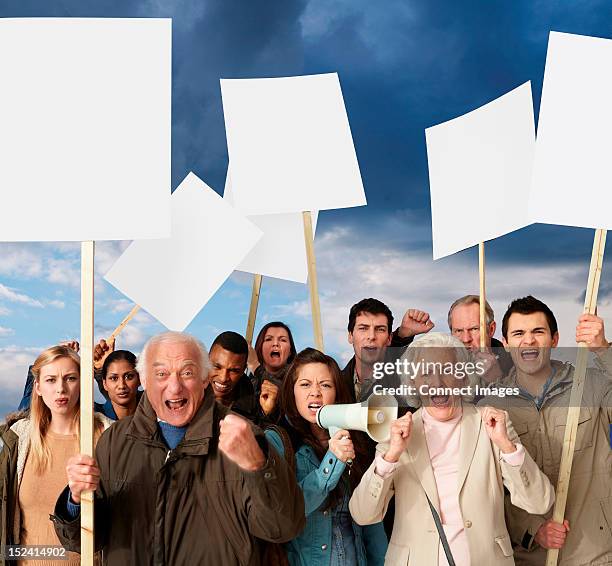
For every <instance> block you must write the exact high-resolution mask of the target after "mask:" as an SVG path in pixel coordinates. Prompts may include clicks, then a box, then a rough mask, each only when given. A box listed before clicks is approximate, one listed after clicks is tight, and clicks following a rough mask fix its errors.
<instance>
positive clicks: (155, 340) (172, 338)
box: [136, 332, 210, 380]
mask: <svg viewBox="0 0 612 566" xmlns="http://www.w3.org/2000/svg"><path fill="white" fill-rule="evenodd" d="M169 343H170V344H190V345H192V346H194V347H195V349H196V351H197V352H198V354H199V356H200V359H199V360H198V361H199V366H200V367H201V368H202V379H206V378H207V377H208V372H209V371H210V361H209V359H208V351H207V350H206V346H204V344H202V342H201V341H200V340H198V339H197V338H196V337H195V336H192V335H191V334H187V333H186V332H162V333H161V334H156V335H155V336H152V337H151V338H149V340H147V342H146V344H145V345H144V347H143V348H142V352H141V353H140V356H138V363H137V364H136V371H138V373H139V374H140V376H141V379H142V378H143V376H144V379H145V380H146V378H147V376H146V368H147V355H148V353H149V351H150V350H151V348H152V347H153V346H159V345H160V344H169Z"/></svg>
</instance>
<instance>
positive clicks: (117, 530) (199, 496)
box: [52, 332, 305, 566]
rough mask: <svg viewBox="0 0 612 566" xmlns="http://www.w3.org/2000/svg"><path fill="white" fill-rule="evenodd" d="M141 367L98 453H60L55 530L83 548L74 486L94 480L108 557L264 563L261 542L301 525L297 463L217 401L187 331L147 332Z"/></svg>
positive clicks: (116, 560) (286, 536) (100, 539)
mask: <svg viewBox="0 0 612 566" xmlns="http://www.w3.org/2000/svg"><path fill="white" fill-rule="evenodd" d="M138 370H139V373H140V376H141V380H142V385H143V387H144V389H145V395H144V396H143V398H142V399H141V402H140V404H139V405H138V408H137V409H136V413H135V414H134V415H133V416H131V417H127V418H125V419H123V420H121V421H119V422H117V423H116V424H114V425H113V426H112V427H110V428H109V429H108V430H107V431H106V432H105V433H104V434H103V435H102V436H101V438H100V440H99V442H98V445H97V447H96V460H94V459H93V458H90V457H88V456H85V455H83V454H80V455H77V456H75V457H73V458H71V459H70V460H69V462H68V466H67V474H68V487H67V488H66V489H65V490H64V491H63V492H62V494H61V495H60V497H59V499H58V501H57V504H56V508H55V514H54V516H52V520H53V521H54V523H55V529H56V532H57V535H58V537H59V539H60V541H61V542H62V544H63V545H64V546H65V547H66V548H68V549H70V550H73V551H77V552H78V551H79V549H80V501H81V494H82V493H83V492H84V491H88V490H96V504H95V511H96V521H95V525H96V531H95V535H96V536H95V543H96V549H103V550H104V554H105V559H106V561H107V562H108V563H109V564H113V565H122V564H125V565H132V564H159V565H165V564H168V565H173V566H174V565H176V566H181V565H190V564H223V565H228V566H230V565H236V566H237V565H239V564H240V565H249V566H258V565H260V564H261V561H262V551H263V544H262V541H271V542H275V543H280V542H286V541H289V540H291V539H293V538H294V537H295V536H297V534H298V533H299V532H300V531H301V529H302V528H303V526H304V521H305V514H304V499H303V496H302V493H301V491H300V489H299V487H298V486H297V484H296V481H295V475H294V473H293V472H292V470H290V469H289V466H288V465H287V464H286V463H285V460H284V459H283V458H281V457H279V456H278V454H277V453H276V452H274V450H273V449H272V448H270V447H269V446H268V444H267V442H266V441H265V438H264V437H263V434H261V431H259V430H258V429H253V428H252V425H251V424H250V423H249V422H248V421H247V420H245V419H242V418H241V417H238V416H237V415H235V414H232V413H231V412H230V411H229V410H228V409H226V408H225V407H224V406H223V405H221V404H219V403H215V396H214V394H213V391H212V390H211V389H210V388H209V387H208V381H209V362H208V355H207V353H206V349H205V348H204V346H202V344H201V343H200V342H199V341H198V340H197V339H195V338H194V337H193V336H190V335H188V334H183V333H179V332H167V333H164V334H161V335H158V336H154V337H153V338H151V339H150V340H149V341H148V342H147V343H146V344H145V346H144V348H143V351H142V354H141V356H140V360H139V364H138ZM271 510H273V512H271Z"/></svg>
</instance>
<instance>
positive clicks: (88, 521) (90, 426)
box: [80, 242, 94, 566]
mask: <svg viewBox="0 0 612 566" xmlns="http://www.w3.org/2000/svg"><path fill="white" fill-rule="evenodd" d="M93 330H94V242H82V243H81V396H80V405H81V430H80V437H81V446H80V450H81V453H82V454H87V455H88V456H93V455H94V445H93V438H94V435H93V433H94V415H93V382H94V380H93V341H94V334H93ZM93 500H94V493H93V492H91V491H89V492H85V493H82V494H81V564H82V565H83V566H93V560H94V506H93Z"/></svg>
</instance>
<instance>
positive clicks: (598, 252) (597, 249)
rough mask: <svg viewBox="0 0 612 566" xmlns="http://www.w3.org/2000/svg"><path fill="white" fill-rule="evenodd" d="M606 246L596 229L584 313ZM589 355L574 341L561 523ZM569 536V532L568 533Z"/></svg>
mask: <svg viewBox="0 0 612 566" xmlns="http://www.w3.org/2000/svg"><path fill="white" fill-rule="evenodd" d="M605 248H606V230H596V231H595V238H594V239H593V253H592V255H591V267H590V269H589V280H588V283H587V289H586V296H585V298H584V312H585V314H595V308H596V307H597V293H598V291H599V279H600V277H601V268H602V265H603V256H604V250H605ZM588 357H589V350H588V348H587V346H586V344H585V343H584V342H581V343H579V344H578V354H577V356H576V367H575V369H574V379H573V380H572V392H571V394H570V402H569V408H568V411H567V421H566V424H565V437H564V438H563V451H562V452H561V466H560V468H559V480H558V483H557V493H556V499H555V508H554V510H553V516H552V519H553V521H555V522H556V523H563V520H564V518H565V505H566V503H567V495H568V490H569V484H570V477H571V474H572V464H573V461H574V447H575V445H576V433H577V431H578V420H579V417H580V406H581V404H582V392H583V390H584V380H585V377H586V368H587V362H588ZM569 536H571V533H570V535H569ZM558 559H559V549H558V548H553V549H550V550H549V551H548V554H547V556H546V566H556V564H557V560H558Z"/></svg>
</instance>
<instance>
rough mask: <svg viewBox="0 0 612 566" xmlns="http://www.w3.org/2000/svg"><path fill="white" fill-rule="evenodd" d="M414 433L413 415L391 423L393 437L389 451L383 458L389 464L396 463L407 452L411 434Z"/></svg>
mask: <svg viewBox="0 0 612 566" xmlns="http://www.w3.org/2000/svg"><path fill="white" fill-rule="evenodd" d="M411 432H412V413H406V414H405V415H404V416H403V417H402V418H400V419H396V420H394V421H393V422H392V423H391V437H390V439H389V449H388V450H387V452H385V455H384V456H383V458H384V459H385V460H386V461H387V462H392V463H395V462H397V461H398V460H399V459H400V456H401V455H402V453H403V452H404V450H406V446H408V441H409V440H410V433H411Z"/></svg>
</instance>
